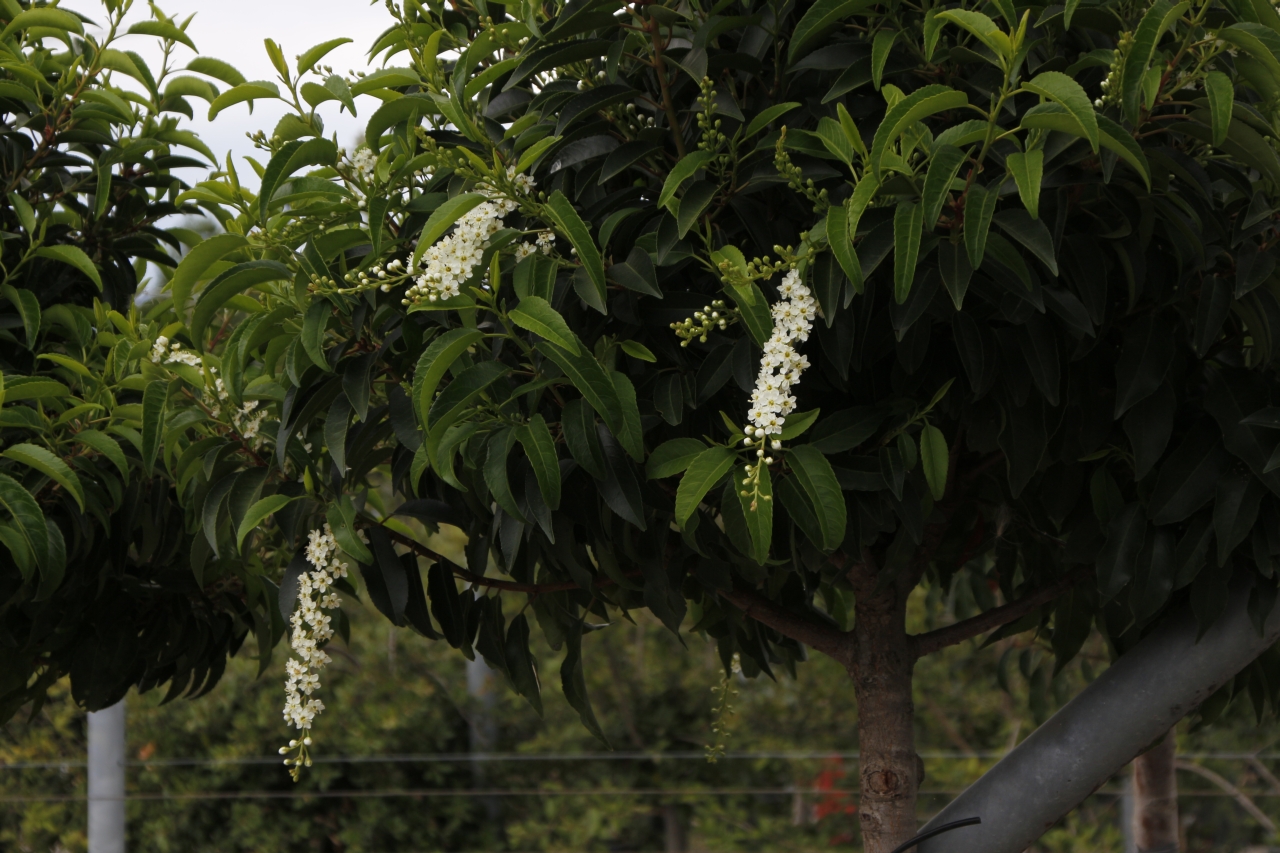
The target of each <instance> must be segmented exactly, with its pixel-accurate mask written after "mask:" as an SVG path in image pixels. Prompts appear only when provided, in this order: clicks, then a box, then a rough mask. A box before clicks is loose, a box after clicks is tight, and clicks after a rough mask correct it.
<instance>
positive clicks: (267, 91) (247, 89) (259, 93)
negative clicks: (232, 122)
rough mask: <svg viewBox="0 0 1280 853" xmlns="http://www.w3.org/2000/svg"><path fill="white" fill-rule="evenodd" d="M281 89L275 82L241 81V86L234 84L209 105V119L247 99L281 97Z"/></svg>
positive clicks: (250, 100)
mask: <svg viewBox="0 0 1280 853" xmlns="http://www.w3.org/2000/svg"><path fill="white" fill-rule="evenodd" d="M279 97H280V89H279V87H277V86H276V84H275V83H269V82H267V81H265V80H261V81H254V82H252V83H241V84H240V85H239V86H233V87H232V88H230V89H228V90H227V91H225V92H223V93H222V94H221V95H219V96H218V97H217V98H215V99H214V101H213V103H212V104H210V105H209V117H208V120H209V121H213V120H214V119H215V118H217V116H218V113H220V112H222V111H223V110H225V109H226V108H227V107H233V106H235V105H236V104H243V103H244V102H245V101H249V102H250V103H252V102H253V101H256V100H258V99H259V98H279Z"/></svg>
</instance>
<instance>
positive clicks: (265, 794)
mask: <svg viewBox="0 0 1280 853" xmlns="http://www.w3.org/2000/svg"><path fill="white" fill-rule="evenodd" d="M963 791H964V789H962V788H957V789H954V790H952V789H932V788H929V789H921V790H920V791H917V792H916V793H917V794H918V795H922V796H929V795H937V796H948V797H954V796H956V795H958V794H961V793H963ZM857 793H858V792H857V791H854V790H848V789H843V788H836V789H831V790H825V789H821V788H707V789H698V788H684V789H682V788H619V789H616V790H597V789H592V790H572V791H540V790H531V789H510V788H495V789H483V788H477V789H470V788H421V789H410V788H391V789H387V790H381V791H359V790H348V791H194V792H189V793H180V794H165V793H137V794H127V795H126V796H124V797H94V798H93V800H94V802H113V801H114V802H118V801H120V800H126V801H129V802H142V801H160V800H187V801H190V800H211V801H213V800H308V799H321V800H325V799H382V798H385V799H390V798H396V797H409V798H426V799H442V798H445V797H476V798H482V797H647V796H658V797H721V796H790V797H794V796H814V797H833V796H850V797H851V796H854V795H856V794H857ZM1094 795H1095V796H1103V797H1116V798H1119V797H1123V796H1124V791H1120V790H1116V791H1107V790H1100V791H1095V792H1094ZM1178 796H1179V797H1195V798H1207V797H1231V796H1233V795H1232V794H1229V793H1227V792H1225V791H1180V792H1179V793H1178ZM1249 796H1251V797H1253V798H1255V799H1264V798H1265V799H1270V798H1275V797H1280V794H1278V793H1275V792H1265V791H1260V792H1256V793H1250V794H1249ZM88 799H89V798H88V796H86V795H84V794H47V795H41V794H32V795H16V796H0V803H70V802H85V801H87V800H88Z"/></svg>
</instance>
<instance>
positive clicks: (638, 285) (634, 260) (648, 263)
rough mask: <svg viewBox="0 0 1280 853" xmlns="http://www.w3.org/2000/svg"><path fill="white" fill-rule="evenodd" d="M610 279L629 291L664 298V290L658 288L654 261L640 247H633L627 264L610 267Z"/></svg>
mask: <svg viewBox="0 0 1280 853" xmlns="http://www.w3.org/2000/svg"><path fill="white" fill-rule="evenodd" d="M609 277H610V278H611V279H613V280H614V281H616V282H617V283H618V284H620V285H622V286H623V287H625V288H626V289H627V290H634V291H635V292H636V293H643V294H645V295H646V296H656V297H657V298H659V299H661V298H662V290H661V288H659V287H658V275H657V272H656V271H655V270H654V268H653V259H652V258H650V257H649V253H648V252H646V251H645V250H644V249H641V248H640V247H639V246H634V247H632V249H631V253H630V254H628V255H627V260H626V262H625V263H621V264H614V265H613V266H611V267H609Z"/></svg>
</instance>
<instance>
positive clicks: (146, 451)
mask: <svg viewBox="0 0 1280 853" xmlns="http://www.w3.org/2000/svg"><path fill="white" fill-rule="evenodd" d="M168 396H169V386H168V383H166V382H165V381H164V380H161V379H156V380H154V381H152V382H149V383H147V387H146V389H145V390H144V391H143V392H142V473H143V476H144V477H150V476H151V471H152V469H153V468H154V467H155V464H156V455H157V454H158V453H159V452H160V438H161V435H162V428H163V426H164V410H165V402H166V400H167V398H168Z"/></svg>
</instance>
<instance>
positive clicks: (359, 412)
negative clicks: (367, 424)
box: [342, 352, 376, 421]
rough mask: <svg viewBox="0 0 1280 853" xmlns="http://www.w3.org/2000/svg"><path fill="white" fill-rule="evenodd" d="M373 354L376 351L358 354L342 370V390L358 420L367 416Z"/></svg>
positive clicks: (374, 354) (371, 388) (362, 419)
mask: <svg viewBox="0 0 1280 853" xmlns="http://www.w3.org/2000/svg"><path fill="white" fill-rule="evenodd" d="M375 356H376V353H371V352H368V353H364V354H363V355H358V356H356V357H355V358H353V359H351V360H350V361H348V362H347V364H346V367H344V368H343V371H342V392H343V394H345V395H346V398H347V401H348V402H350V403H351V410H352V411H353V412H355V414H356V419H357V420H359V421H364V420H366V419H368V417H369V394H370V392H371V391H372V390H373V387H372V379H371V376H370V374H371V373H372V371H373V364H374V359H375Z"/></svg>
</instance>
